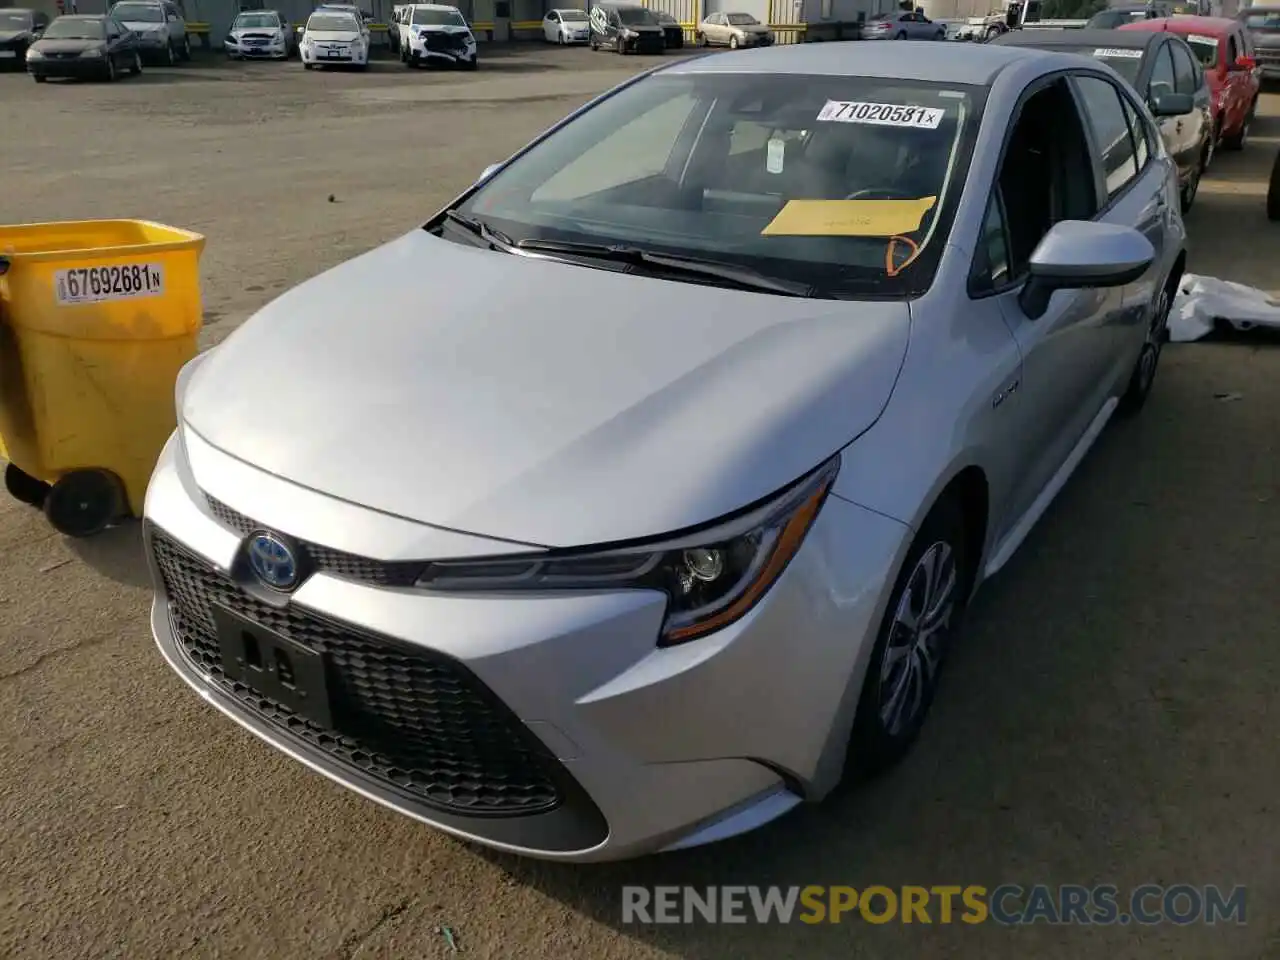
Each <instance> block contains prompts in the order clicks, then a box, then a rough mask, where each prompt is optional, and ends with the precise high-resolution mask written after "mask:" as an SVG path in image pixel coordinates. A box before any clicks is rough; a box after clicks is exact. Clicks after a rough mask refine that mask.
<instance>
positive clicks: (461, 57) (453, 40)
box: [399, 3, 480, 70]
mask: <svg viewBox="0 0 1280 960" xmlns="http://www.w3.org/2000/svg"><path fill="white" fill-rule="evenodd" d="M399 35H400V61H401V62H402V63H403V64H404V65H405V66H406V67H416V66H419V65H421V64H424V63H437V64H443V65H452V66H457V67H463V68H464V69H467V70H474V69H475V68H476V67H477V66H479V63H480V61H479V58H478V52H477V49H476V38H475V35H474V34H473V33H472V32H471V28H470V27H469V26H467V20H466V18H465V17H463V15H462V11H460V10H459V9H458V8H457V7H449V6H444V5H442V4H436V3H415V4H412V5H411V6H409V7H406V8H404V11H403V13H402V14H401V21H400V30H399Z"/></svg>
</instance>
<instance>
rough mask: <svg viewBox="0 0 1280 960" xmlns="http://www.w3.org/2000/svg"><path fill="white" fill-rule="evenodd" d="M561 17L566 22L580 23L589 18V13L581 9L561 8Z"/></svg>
mask: <svg viewBox="0 0 1280 960" xmlns="http://www.w3.org/2000/svg"><path fill="white" fill-rule="evenodd" d="M560 19H561V20H563V21H564V22H565V23H580V22H582V21H584V20H586V19H587V15H586V14H585V13H583V12H582V11H581V10H561V11H560Z"/></svg>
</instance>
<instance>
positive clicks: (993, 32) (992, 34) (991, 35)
mask: <svg viewBox="0 0 1280 960" xmlns="http://www.w3.org/2000/svg"><path fill="white" fill-rule="evenodd" d="M1000 32H1001V31H1000V28H999V27H987V32H986V33H984V34H983V35H982V38H983V40H984V41H985V42H987V43H990V42H991V41H992V40H994V39H995V38H996V37H998V36H1000Z"/></svg>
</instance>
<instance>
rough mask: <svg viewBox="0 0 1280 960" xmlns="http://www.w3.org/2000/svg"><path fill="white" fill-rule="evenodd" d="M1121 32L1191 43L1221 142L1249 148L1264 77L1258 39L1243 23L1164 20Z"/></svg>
mask: <svg viewBox="0 0 1280 960" xmlns="http://www.w3.org/2000/svg"><path fill="white" fill-rule="evenodd" d="M1117 29H1118V30H1165V31H1168V32H1169V33H1176V34H1177V35H1178V36H1180V37H1182V39H1183V40H1185V41H1187V43H1188V44H1189V45H1190V47H1191V50H1192V52H1193V53H1195V55H1196V57H1197V59H1199V61H1200V66H1201V67H1202V68H1203V69H1204V75H1205V79H1207V80H1208V81H1209V93H1210V95H1211V96H1212V98H1213V115H1214V126H1215V129H1216V132H1217V137H1216V139H1217V142H1218V143H1219V144H1220V145H1221V146H1222V147H1223V148H1224V149H1226V150H1240V149H1243V147H1244V143H1245V140H1247V139H1248V137H1249V124H1250V123H1252V122H1253V115H1254V113H1255V112H1256V111H1257V109H1258V92H1259V91H1260V90H1261V88H1262V77H1261V74H1260V72H1259V69H1258V60H1257V58H1256V56H1255V55H1254V49H1253V40H1252V39H1251V38H1250V37H1249V32H1248V31H1247V30H1245V29H1244V26H1243V25H1242V24H1241V23H1240V22H1239V21H1238V20H1228V19H1226V18H1225V17H1164V18H1160V19H1157V20H1136V21H1134V22H1133V23H1126V24H1125V25H1124V26H1121V27H1117Z"/></svg>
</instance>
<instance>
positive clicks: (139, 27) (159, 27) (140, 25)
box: [120, 20, 169, 33]
mask: <svg viewBox="0 0 1280 960" xmlns="http://www.w3.org/2000/svg"><path fill="white" fill-rule="evenodd" d="M120 22H121V23H123V24H124V25H125V27H126V28H127V29H129V30H132V31H133V32H134V33H166V32H168V30H169V25H168V24H167V23H154V22H152V21H150V20H121V21H120Z"/></svg>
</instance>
